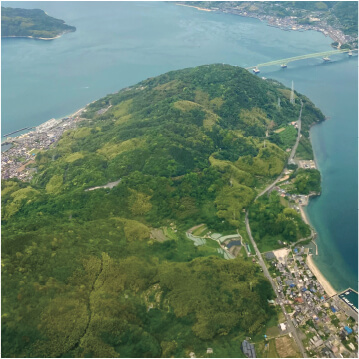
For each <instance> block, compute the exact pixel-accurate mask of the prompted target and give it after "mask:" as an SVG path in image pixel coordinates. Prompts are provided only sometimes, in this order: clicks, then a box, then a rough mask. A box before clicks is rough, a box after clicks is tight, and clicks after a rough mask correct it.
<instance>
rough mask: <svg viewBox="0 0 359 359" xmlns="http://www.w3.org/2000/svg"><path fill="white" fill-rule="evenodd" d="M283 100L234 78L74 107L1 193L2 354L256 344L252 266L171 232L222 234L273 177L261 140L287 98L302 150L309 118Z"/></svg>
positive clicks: (262, 314)
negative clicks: (76, 123) (60, 129)
mask: <svg viewBox="0 0 359 359" xmlns="http://www.w3.org/2000/svg"><path fill="white" fill-rule="evenodd" d="M289 96H290V91H289V90H288V89H286V88H285V87H284V86H282V85H281V84H279V83H277V82H274V81H269V80H265V81H264V80H262V79H260V78H258V77H256V76H254V75H252V74H250V73H248V72H247V71H246V70H244V69H241V68H239V67H232V66H228V65H222V64H221V65H210V66H201V67H197V68H191V69H185V70H180V71H173V72H170V73H167V74H164V75H162V76H158V77H155V78H150V79H147V80H145V81H143V82H141V83H139V84H137V85H135V86H132V87H130V88H126V89H123V90H121V91H120V92H118V93H116V94H111V95H108V96H106V97H104V98H103V99H100V100H98V101H96V102H94V103H92V104H91V105H89V106H88V107H87V111H86V112H85V117H86V118H84V120H83V121H81V122H80V123H81V125H80V127H79V128H77V129H75V130H71V131H68V132H66V133H65V134H64V136H63V138H62V139H61V140H60V141H59V142H58V143H57V145H56V146H55V147H54V148H53V149H51V150H48V151H46V152H40V153H38V154H37V156H36V164H35V166H36V168H37V174H36V175H35V176H34V178H33V180H32V183H23V182H20V181H17V180H8V181H2V301H3V302H2V355H3V356H4V357H5V356H6V357H14V356H15V357H19V356H23V357H59V356H63V357H79V356H80V357H114V356H121V357H160V356H162V357H171V356H176V357H188V356H189V353H190V352H192V351H193V352H195V353H196V355H198V356H204V355H206V354H205V353H206V349H207V348H208V347H212V348H213V349H214V355H215V356H220V357H238V356H242V355H243V354H242V352H241V351H240V343H241V340H242V339H243V338H245V337H246V336H247V335H249V336H252V335H254V336H258V338H263V333H264V331H265V327H266V326H267V325H269V324H268V323H269V322H271V323H273V320H274V325H275V316H276V313H275V310H274V309H273V308H271V307H269V305H268V301H267V299H270V298H272V297H273V293H272V289H271V287H270V284H269V282H268V281H267V280H266V279H265V278H264V276H263V274H262V273H261V272H260V270H259V266H257V265H256V264H253V263H252V262H251V261H250V260H248V259H245V258H244V257H243V258H242V257H237V258H236V259H234V260H230V261H226V260H224V259H223V258H222V257H221V255H220V254H219V253H218V251H217V247H216V242H214V241H212V242H213V245H212V244H211V245H208V246H199V247H196V246H194V245H193V242H192V241H190V240H189V239H187V237H186V235H185V231H186V230H187V229H189V228H190V227H192V226H194V225H196V224H200V223H205V224H206V225H207V226H208V228H209V229H210V230H212V231H217V232H218V231H219V232H221V233H235V231H236V229H237V228H238V226H240V225H241V223H242V221H243V209H244V208H247V206H248V205H249V204H250V203H251V201H252V200H253V199H254V197H255V195H256V193H257V191H258V190H259V189H260V188H263V186H265V185H266V184H267V183H269V182H270V181H272V179H273V178H274V177H275V176H276V175H278V174H279V173H280V172H281V170H282V168H283V166H284V164H285V161H286V159H287V156H288V155H287V152H286V151H285V149H286V146H287V144H286V143H284V142H283V139H282V138H281V137H280V136H277V135H276V133H275V132H274V131H275V130H276V129H277V128H279V127H281V126H283V125H287V124H288V123H289V122H291V121H295V120H297V117H298V113H299V101H298V98H299V97H300V98H301V99H302V100H303V102H304V109H303V118H302V119H303V133H304V137H305V136H306V135H307V134H308V129H309V126H310V125H311V124H312V123H313V122H316V121H320V120H322V119H323V115H322V114H321V113H320V111H319V110H318V109H316V108H315V107H314V105H313V104H312V103H311V102H310V101H309V100H308V99H307V98H305V97H304V96H302V95H300V94H296V104H294V105H293V104H291V103H290V102H289ZM278 98H280V99H281V101H280V106H278ZM304 137H303V138H304ZM119 179H121V181H120V183H119V184H118V185H117V186H116V187H114V188H113V189H105V188H102V189H96V190H93V191H86V189H88V188H89V187H92V186H101V185H104V184H106V183H108V182H112V181H116V180H119ZM159 232H161V233H162V234H161V235H158V233H159ZM272 325H273V324H272Z"/></svg>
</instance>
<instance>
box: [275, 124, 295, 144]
mask: <svg viewBox="0 0 359 359" xmlns="http://www.w3.org/2000/svg"><path fill="white" fill-rule="evenodd" d="M297 136H298V132H297V130H296V128H295V127H294V126H291V125H289V126H287V127H285V128H284V130H283V131H281V132H280V133H279V137H280V139H281V141H282V143H283V148H292V147H293V146H294V144H295V141H296V139H297Z"/></svg>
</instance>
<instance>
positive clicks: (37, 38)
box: [1, 31, 67, 41]
mask: <svg viewBox="0 0 359 359" xmlns="http://www.w3.org/2000/svg"><path fill="white" fill-rule="evenodd" d="M66 33H67V31H65V32H63V33H61V34H59V35H56V36H55V37H36V36H16V35H10V36H1V38H2V39H21V38H23V39H34V40H45V41H49V40H55V39H58V38H60V37H61V36H62V35H64V34H66Z"/></svg>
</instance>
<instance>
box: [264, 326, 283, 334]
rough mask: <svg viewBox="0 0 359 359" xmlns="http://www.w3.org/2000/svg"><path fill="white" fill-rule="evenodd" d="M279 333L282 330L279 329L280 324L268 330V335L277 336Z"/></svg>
mask: <svg viewBox="0 0 359 359" xmlns="http://www.w3.org/2000/svg"><path fill="white" fill-rule="evenodd" d="M279 333H280V330H279V328H278V326H275V327H271V328H268V329H267V331H266V335H267V336H268V337H276V336H278V335H279Z"/></svg>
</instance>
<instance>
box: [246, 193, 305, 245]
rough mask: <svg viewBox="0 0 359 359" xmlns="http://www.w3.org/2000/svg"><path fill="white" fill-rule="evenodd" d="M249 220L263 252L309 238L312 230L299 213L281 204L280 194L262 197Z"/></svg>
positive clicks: (256, 203) (252, 210)
mask: <svg viewBox="0 0 359 359" xmlns="http://www.w3.org/2000/svg"><path fill="white" fill-rule="evenodd" d="M249 219H250V223H251V229H252V234H253V237H254V239H255V241H256V243H257V245H258V248H259V250H260V251H261V252H266V251H269V250H273V249H277V248H281V247H283V242H287V243H289V242H295V241H297V240H298V239H301V238H305V237H308V236H309V235H310V229H309V226H308V225H307V224H305V223H304V222H303V221H302V218H301V216H300V214H299V213H297V212H296V211H295V210H294V209H291V208H286V207H284V206H283V205H282V204H281V203H280V196H279V194H278V192H276V191H272V192H271V193H270V195H269V196H268V195H264V196H262V197H260V198H259V199H258V200H257V201H256V202H255V203H254V204H253V205H252V206H251V208H250V211H249Z"/></svg>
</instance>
